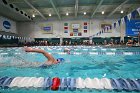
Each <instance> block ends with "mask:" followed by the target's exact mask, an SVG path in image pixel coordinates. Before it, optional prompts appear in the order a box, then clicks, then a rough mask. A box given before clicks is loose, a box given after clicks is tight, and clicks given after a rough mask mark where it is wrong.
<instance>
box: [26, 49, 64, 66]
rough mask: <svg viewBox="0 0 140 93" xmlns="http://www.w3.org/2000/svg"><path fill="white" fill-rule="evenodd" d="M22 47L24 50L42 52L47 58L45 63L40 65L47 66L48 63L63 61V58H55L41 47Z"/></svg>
mask: <svg viewBox="0 0 140 93" xmlns="http://www.w3.org/2000/svg"><path fill="white" fill-rule="evenodd" d="M24 49H25V51H26V52H36V53H42V54H43V55H44V56H45V57H46V58H47V59H48V60H47V61H46V62H45V64H43V65H42V66H49V65H53V64H57V63H59V62H61V61H64V59H63V58H58V59H55V58H54V57H53V56H52V55H51V54H49V53H48V52H46V51H44V50H42V49H34V48H31V47H25V48H24Z"/></svg>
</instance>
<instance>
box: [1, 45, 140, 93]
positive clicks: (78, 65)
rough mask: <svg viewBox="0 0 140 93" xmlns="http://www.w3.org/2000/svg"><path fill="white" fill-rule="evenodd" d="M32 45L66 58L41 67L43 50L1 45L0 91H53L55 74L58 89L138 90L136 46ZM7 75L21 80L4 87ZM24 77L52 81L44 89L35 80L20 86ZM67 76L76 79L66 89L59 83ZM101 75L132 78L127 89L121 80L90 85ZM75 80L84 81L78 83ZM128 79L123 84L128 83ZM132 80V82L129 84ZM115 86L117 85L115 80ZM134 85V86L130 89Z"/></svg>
mask: <svg viewBox="0 0 140 93" xmlns="http://www.w3.org/2000/svg"><path fill="white" fill-rule="evenodd" d="M34 48H40V49H43V50H45V51H48V52H49V53H50V54H52V55H53V56H54V57H55V58H64V59H65V61H64V62H61V63H59V64H56V65H53V66H50V67H47V68H45V69H44V68H39V67H38V64H43V62H45V61H46V60H47V59H46V58H45V57H44V56H43V55H42V54H39V53H26V52H25V51H24V49H23V48H22V47H19V48H18V47H14V48H0V77H1V78H0V84H1V85H0V86H1V89H0V92H1V93H45V92H48V93H54V92H56V91H53V90H51V88H50V87H51V84H52V79H54V78H55V79H57V78H58V79H60V81H61V83H60V86H59V89H58V91H59V92H58V93H62V92H64V93H71V92H74V93H91V92H95V93H98V92H99V93H115V92H118V91H119V92H121V93H127V92H129V91H132V93H135V92H136V93H137V92H138V91H140V90H137V89H139V88H140V80H139V78H140V68H139V67H140V48H139V47H122V48H121V47H119V48H105V47H100V46H96V47H93V46H47V47H43V46H38V47H34ZM64 48H69V49H71V51H70V54H67V53H64V52H63V51H64ZM8 77H10V78H11V82H10V81H9V82H10V83H13V82H12V81H14V79H15V78H18V79H21V80H19V83H18V84H17V85H15V84H13V85H12V84H10V83H9V85H7V87H6V88H5V86H4V85H3V82H4V81H3V82H2V78H8ZM22 78H24V79H22ZM45 78H47V79H45ZM26 79H30V80H28V81H30V82H31V81H33V80H37V79H40V82H39V83H40V84H41V82H45V81H44V80H49V79H50V81H48V82H51V84H50V86H49V83H47V84H48V85H46V86H47V88H46V87H45V89H44V87H37V86H36V87H35V85H34V84H30V83H29V82H27V83H28V84H25V85H24V84H23V86H21V85H22V82H23V81H25V82H26ZM31 79H32V80H31ZM69 79H70V80H71V81H70V82H72V81H73V82H75V84H74V85H75V87H74V86H73V87H72V89H69V88H68V86H67V84H68V83H67V84H66V86H65V89H63V88H64V86H62V81H63V80H64V82H68V80H69ZM104 79H105V80H107V81H108V82H113V80H114V82H115V81H116V80H118V81H119V82H121V81H122V80H124V81H123V83H126V81H125V80H127V83H128V81H129V82H130V81H132V82H131V83H130V84H129V85H130V86H131V89H129V87H130V86H127V87H128V89H124V88H125V87H126V86H124V85H122V84H120V85H121V86H124V88H122V89H121V88H120V89H115V88H114V86H113V85H110V87H108V88H107V87H103V85H100V86H102V87H101V88H100V87H99V86H98V88H96V87H97V86H94V83H93V85H92V84H91V86H90V84H89V85H88V83H89V82H90V81H96V80H97V81H98V80H99V81H100V82H101V81H103V80H104ZM5 80H6V79H5ZM41 80H43V81H41ZM65 80H66V81H65ZM133 80H134V81H133ZM58 81H59V80H58ZM97 81H96V82H97ZM15 82H17V81H15ZM34 82H37V81H34ZM64 82H63V83H64ZM77 82H84V83H78V84H77ZM136 82H137V83H136ZM115 83H116V82H115ZM127 83H126V85H128V84H127ZM29 84H30V85H29ZM82 84H83V85H82ZM111 84H112V83H111ZM133 84H134V86H132V85H133ZM64 85H65V84H64ZM70 85H71V83H70ZM72 85H73V83H72ZM10 86H11V87H10ZM26 86H28V87H26ZM32 86H34V87H32ZM93 86H94V87H93ZM108 86H109V85H108ZM116 86H118V85H117V84H116ZM9 87H10V88H9ZM134 87H137V88H136V89H133V88H134ZM70 88H71V87H70ZM117 88H118V87H117Z"/></svg>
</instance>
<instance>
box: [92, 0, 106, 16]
mask: <svg viewBox="0 0 140 93" xmlns="http://www.w3.org/2000/svg"><path fill="white" fill-rule="evenodd" d="M103 1H104V0H101V1H100V2H99V4H98V6H97V7H96V9H95V10H94V12H93V13H92V15H91V18H92V17H93V16H94V15H95V13H96V12H97V10H98V9H99V8H100V6H101V5H102V3H103Z"/></svg>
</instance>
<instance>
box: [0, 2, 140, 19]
mask: <svg viewBox="0 0 140 93" xmlns="http://www.w3.org/2000/svg"><path fill="white" fill-rule="evenodd" d="M3 2H7V4H5V3H4V4H3ZM0 4H1V5H0V14H1V15H2V16H6V17H9V18H11V19H14V20H16V21H30V20H35V21H36V20H39V21H40V20H71V19H74V20H76V19H91V18H115V19H116V18H117V19H118V18H121V17H124V16H125V15H127V14H129V13H130V12H132V11H133V10H135V9H137V8H138V7H140V0H1V2H0ZM10 5H13V8H12V9H10V8H11V6H10ZM16 8H18V10H19V11H16ZM121 10H123V11H124V13H123V14H121V13H120V11H121ZM21 11H23V13H22V14H21ZM102 11H104V14H103V15H102V14H101V12H102ZM84 12H86V15H84ZM66 13H69V15H68V16H66ZM25 14H26V16H25ZM33 14H34V15H35V17H34V18H32V15H33ZM49 14H51V16H49Z"/></svg>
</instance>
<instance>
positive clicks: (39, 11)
mask: <svg viewBox="0 0 140 93" xmlns="http://www.w3.org/2000/svg"><path fill="white" fill-rule="evenodd" d="M24 1H25V3H26V4H28V5H29V6H30V7H31V8H32V9H34V10H35V11H36V12H37V13H38V14H39V15H40V16H41V17H42V18H43V19H45V20H46V17H45V16H44V15H43V14H42V13H41V12H40V11H39V10H37V9H36V8H35V7H34V6H33V5H32V4H31V3H29V2H28V1H27V0H24Z"/></svg>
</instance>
